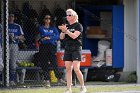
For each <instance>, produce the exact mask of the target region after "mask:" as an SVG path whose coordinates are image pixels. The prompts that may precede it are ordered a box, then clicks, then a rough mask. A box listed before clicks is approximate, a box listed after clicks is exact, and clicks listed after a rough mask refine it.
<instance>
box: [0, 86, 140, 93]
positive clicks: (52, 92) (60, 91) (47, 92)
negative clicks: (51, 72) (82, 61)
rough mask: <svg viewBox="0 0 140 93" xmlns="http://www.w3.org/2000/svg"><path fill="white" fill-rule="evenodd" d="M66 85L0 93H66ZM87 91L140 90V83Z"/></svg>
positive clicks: (99, 87) (75, 91)
mask: <svg viewBox="0 0 140 93" xmlns="http://www.w3.org/2000/svg"><path fill="white" fill-rule="evenodd" d="M72 89H73V93H79V87H73V88H72ZM64 90H65V87H53V88H48V89H46V88H42V87H38V88H18V89H1V90H0V93H64ZM87 90H88V92H87V93H94V92H109V91H110V92H111V91H129V90H130V91H131V90H138V91H140V85H89V86H87Z"/></svg>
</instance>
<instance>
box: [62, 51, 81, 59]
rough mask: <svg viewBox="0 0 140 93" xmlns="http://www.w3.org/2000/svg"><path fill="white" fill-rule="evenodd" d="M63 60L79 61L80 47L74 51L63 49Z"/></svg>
mask: <svg viewBox="0 0 140 93" xmlns="http://www.w3.org/2000/svg"><path fill="white" fill-rule="evenodd" d="M63 61H81V49H80V50H76V51H67V50H65V52H64V58H63Z"/></svg>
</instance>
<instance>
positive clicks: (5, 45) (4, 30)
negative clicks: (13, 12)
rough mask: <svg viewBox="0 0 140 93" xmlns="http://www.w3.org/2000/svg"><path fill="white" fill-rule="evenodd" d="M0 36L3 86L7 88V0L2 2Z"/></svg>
mask: <svg viewBox="0 0 140 93" xmlns="http://www.w3.org/2000/svg"><path fill="white" fill-rule="evenodd" d="M2 5H3V8H2V18H3V20H2V26H3V27H2V31H3V33H2V36H3V42H2V45H3V62H4V86H5V87H9V35H8V12H9V11H8V0H2Z"/></svg>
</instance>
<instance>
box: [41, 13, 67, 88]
mask: <svg viewBox="0 0 140 93" xmlns="http://www.w3.org/2000/svg"><path fill="white" fill-rule="evenodd" d="M43 22H44V24H43V25H42V26H40V28H39V32H40V37H41V38H40V40H39V41H40V46H39V55H40V63H41V64H40V66H41V67H42V69H43V71H44V72H45V83H46V87H50V77H49V67H50V66H51V67H52V68H53V70H54V72H55V75H56V77H57V78H58V79H59V82H61V83H65V82H64V81H63V80H62V79H61V75H60V73H59V71H58V66H57V61H56V51H57V50H56V45H57V40H58V39H59V32H58V30H57V28H56V27H55V26H53V24H52V18H51V16H50V15H46V16H45V17H44V19H43Z"/></svg>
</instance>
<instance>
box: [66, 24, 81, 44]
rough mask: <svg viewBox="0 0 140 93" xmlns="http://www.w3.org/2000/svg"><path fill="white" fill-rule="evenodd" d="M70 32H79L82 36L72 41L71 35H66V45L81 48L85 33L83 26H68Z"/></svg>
mask: <svg viewBox="0 0 140 93" xmlns="http://www.w3.org/2000/svg"><path fill="white" fill-rule="evenodd" d="M67 27H68V30H69V31H70V32H72V33H74V32H75V31H79V32H81V34H80V35H79V36H78V37H77V38H76V39H72V38H71V37H70V36H69V35H67V34H66V35H65V45H66V46H72V45H77V46H81V45H82V32H83V26H82V25H81V24H80V23H78V22H76V23H74V24H72V25H67Z"/></svg>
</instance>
